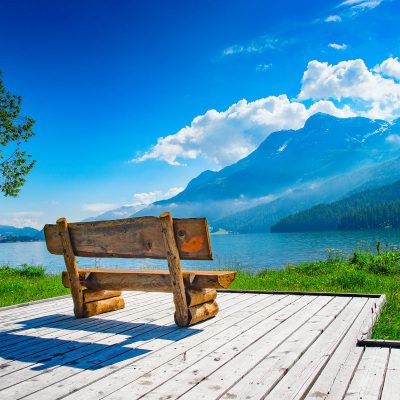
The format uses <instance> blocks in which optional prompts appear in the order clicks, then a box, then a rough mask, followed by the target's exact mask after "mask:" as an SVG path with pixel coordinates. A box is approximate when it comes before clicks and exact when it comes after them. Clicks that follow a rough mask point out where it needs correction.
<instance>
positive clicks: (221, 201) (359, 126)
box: [135, 114, 400, 230]
mask: <svg viewBox="0 0 400 400" xmlns="http://www.w3.org/2000/svg"><path fill="white" fill-rule="evenodd" d="M397 135H400V120H396V121H393V122H391V123H389V122H386V121H382V120H371V119H368V118H361V117H355V118H336V117H333V116H330V115H326V114H315V115H313V116H312V117H310V118H309V119H308V120H307V121H306V123H305V125H304V127H303V128H301V129H299V130H296V131H294V130H287V131H279V132H274V133H272V134H271V135H269V136H268V137H267V138H266V139H265V140H264V142H263V143H261V145H260V146H259V147H258V148H257V149H256V150H255V151H254V152H252V153H251V154H249V155H248V156H247V157H245V158H244V159H242V160H239V161H238V162H236V163H235V164H233V165H230V166H227V167H225V168H223V169H222V170H220V171H217V172H215V171H205V172H203V173H202V174H200V175H199V176H198V177H197V178H195V179H193V180H192V181H191V182H190V183H189V184H188V186H187V188H186V189H185V190H184V191H183V192H181V193H179V194H178V195H176V196H175V197H173V198H171V199H169V200H163V201H158V202H156V203H154V204H152V205H151V206H149V207H147V208H145V209H143V210H141V211H139V212H138V213H136V214H135V215H136V216H139V215H158V214H160V213H161V212H162V211H165V210H170V211H171V212H172V213H173V214H174V215H175V216H177V217H182V216H186V217H191V216H207V217H208V218H209V219H210V220H211V223H212V225H215V222H216V221H217V222H218V223H220V222H221V221H223V218H225V217H226V218H228V216H232V218H236V217H235V216H237V213H238V212H239V213H240V212H242V211H243V213H246V211H244V210H250V209H253V211H252V216H253V217H254V219H255V220H257V216H256V215H257V213H254V210H257V207H259V208H260V209H262V210H264V211H266V212H264V214H263V215H264V216H265V215H267V214H268V213H271V214H276V215H274V216H273V218H272V219H271V221H269V222H268V218H269V217H267V218H266V220H265V224H264V223H263V226H264V228H263V229H264V230H267V229H268V225H267V224H271V223H273V222H276V220H277V219H278V216H279V217H281V216H284V215H288V214H289V213H291V212H294V211H298V210H299V209H300V206H301V207H302V209H305V208H307V207H310V206H311V205H314V204H316V203H317V202H321V199H319V198H320V197H321V196H323V198H324V200H322V201H332V200H336V199H338V198H340V197H341V196H343V195H345V194H346V193H347V192H349V191H350V190H354V189H355V188H356V187H357V186H361V185H363V184H365V183H366V182H368V181H371V180H372V179H373V177H372V176H370V175H368V174H367V173H365V176H364V179H359V177H355V176H354V175H352V174H354V172H355V171H361V170H363V171H364V172H365V171H367V170H368V169H369V168H374V167H379V165H380V164H382V163H385V162H387V161H389V160H391V159H394V158H396V157H398V146H397V147H396V144H395V143H393V142H395V140H390V138H393V137H397ZM392 172H393V173H394V171H389V176H388V177H387V179H388V181H389V182H390V181H391V179H392V178H391V176H390V174H391V173H392ZM327 182H333V183H334V185H333V186H334V187H335V190H332V189H331V186H330V185H329V184H327ZM326 193H327V194H326ZM318 199H319V200H318ZM225 222H227V221H225ZM221 227H224V226H221Z"/></svg>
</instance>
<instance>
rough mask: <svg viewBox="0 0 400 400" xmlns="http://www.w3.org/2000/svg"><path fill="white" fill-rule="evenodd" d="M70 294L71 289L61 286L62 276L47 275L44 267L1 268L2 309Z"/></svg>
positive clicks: (0, 295)
mask: <svg viewBox="0 0 400 400" xmlns="http://www.w3.org/2000/svg"><path fill="white" fill-rule="evenodd" d="M68 293H70V291H69V289H66V288H64V286H62V284H61V276H60V275H58V276H55V275H46V273H45V269H44V268H42V267H33V266H30V265H26V264H25V265H22V266H20V267H18V268H11V267H7V266H3V267H0V307H4V306H10V305H12V304H20V303H26V302H27V301H34V300H41V299H46V298H48V297H55V296H61V295H64V294H68Z"/></svg>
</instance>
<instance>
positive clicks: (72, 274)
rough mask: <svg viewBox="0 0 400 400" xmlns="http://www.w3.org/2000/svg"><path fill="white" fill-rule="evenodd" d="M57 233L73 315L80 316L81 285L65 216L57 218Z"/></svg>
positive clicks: (81, 314)
mask: <svg viewBox="0 0 400 400" xmlns="http://www.w3.org/2000/svg"><path fill="white" fill-rule="evenodd" d="M57 233H58V239H59V241H60V243H61V246H62V251H63V255H64V262H65V266H66V268H67V271H68V277H69V282H70V287H71V294H72V300H73V302H74V314H75V317H77V318H81V317H83V293H82V286H81V284H80V282H79V275H78V267H77V266H76V260H75V255H74V251H73V248H72V244H71V238H70V235H69V229H68V224H67V220H66V219H65V218H59V219H58V220H57Z"/></svg>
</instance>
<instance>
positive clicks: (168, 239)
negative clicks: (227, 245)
mask: <svg viewBox="0 0 400 400" xmlns="http://www.w3.org/2000/svg"><path fill="white" fill-rule="evenodd" d="M160 223H161V227H162V234H163V238H164V244H165V250H166V253H167V260H168V269H169V276H170V279H171V286H172V294H173V297H174V304H175V321H176V324H177V325H178V326H187V325H188V309H187V303H186V295H185V285H184V283H183V276H182V268H181V260H180V258H179V251H178V248H177V246H176V242H175V233H174V226H173V221H172V217H171V214H170V213H169V212H166V213H163V214H161V215H160Z"/></svg>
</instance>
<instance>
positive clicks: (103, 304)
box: [83, 296, 125, 317]
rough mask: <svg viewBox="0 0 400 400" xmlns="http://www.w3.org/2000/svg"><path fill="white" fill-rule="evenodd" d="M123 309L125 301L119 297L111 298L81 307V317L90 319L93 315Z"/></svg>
mask: <svg viewBox="0 0 400 400" xmlns="http://www.w3.org/2000/svg"><path fill="white" fill-rule="evenodd" d="M124 307H125V301H124V299H123V298H122V297H121V296H118V297H111V298H110V299H104V300H97V301H92V302H90V303H85V304H84V306H83V316H84V317H92V316H93V315H98V314H103V313H106V312H109V311H115V310H120V309H121V308H124Z"/></svg>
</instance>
